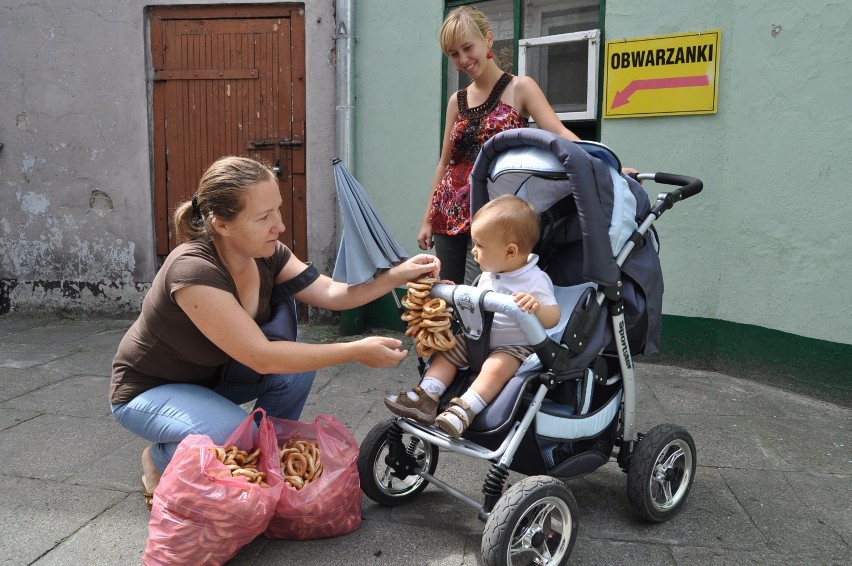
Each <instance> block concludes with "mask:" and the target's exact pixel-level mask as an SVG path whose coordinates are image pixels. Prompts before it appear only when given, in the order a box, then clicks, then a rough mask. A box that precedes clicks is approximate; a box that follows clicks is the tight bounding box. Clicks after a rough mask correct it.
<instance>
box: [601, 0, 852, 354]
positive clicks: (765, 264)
mask: <svg viewBox="0 0 852 566" xmlns="http://www.w3.org/2000/svg"><path fill="white" fill-rule="evenodd" d="M606 6H607V14H606V30H605V31H606V36H607V37H606V39H608V40H614V39H619V38H629V37H642V36H652V35H661V34H670V33H676V32H685V31H701V30H709V29H721V30H722V46H721V65H720V69H719V77H718V80H719V105H718V108H719V110H718V112H717V113H716V114H712V115H706V116H683V117H669V118H635V119H617V120H605V121H604V123H603V126H602V140H601V141H603V142H604V143H606V144H608V145H610V146H611V147H613V148H615V149H616V150H617V152H618V153H619V155H620V156H621V158H622V161H624V162H625V163H628V164H630V165H632V166H634V167H637V168H639V169H642V170H643V171H644V170H648V171H660V170H661V171H673V172H682V173H686V174H692V175H695V176H697V177H699V178H701V179H702V180H703V181H704V184H705V187H706V188H705V191H704V192H703V193H702V194H701V195H699V196H698V197H696V198H695V199H694V200H692V201H687V202H684V203H683V204H682V205H679V206H677V207H675V208H674V209H673V210H672V211H671V212H670V213H669V214H668V215H667V216H664V217H663V218H662V219H661V221H660V223H659V225H658V227H659V230H660V233H661V237H662V240H663V249H662V253H661V255H662V261H663V267H664V272H665V275H666V296H665V306H664V310H665V312H666V313H669V314H676V315H683V316H695V317H707V318H712V319H718V320H726V321H732V322H740V323H747V324H753V325H758V326H763V327H767V328H771V329H776V330H781V331H785V332H790V333H793V334H797V335H800V336H807V337H812V338H819V339H823V340H829V341H833V342H840V343H846V344H851V343H852V324H850V315H852V301H850V299H849V291H850V280H852V267H850V263H849V258H850V257H852V238H850V236H849V232H848V230H849V228H848V227H849V225H850V220H849V218H850V216H852V193H850V190H849V183H850V181H849V179H850V178H852V160H850V158H849V155H850V154H852V103H850V102H849V95H848V91H849V89H850V87H852V5H850V3H849V2H847V1H845V0H836V1H822V2H804V3H803V2H797V1H795V0H760V1H757V0H751V1H749V2H732V1H728V2H710V3H708V2H701V1H698V0H685V1H683V2H679V3H677V6H676V7H673V5H672V3H671V2H668V1H666V0H649V1H647V2H642V3H636V2H633V1H631V0H607V3H606ZM773 30H775V33H773ZM649 190H652V191H655V190H656V189H655V188H654V187H649Z"/></svg>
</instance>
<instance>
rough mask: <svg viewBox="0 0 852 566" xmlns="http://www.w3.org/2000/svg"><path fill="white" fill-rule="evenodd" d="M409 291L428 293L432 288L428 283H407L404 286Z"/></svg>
mask: <svg viewBox="0 0 852 566" xmlns="http://www.w3.org/2000/svg"><path fill="white" fill-rule="evenodd" d="M405 286H406V287H408V288H409V289H414V290H415V291H428V290H430V289H431V288H432V285H430V284H429V283H423V282H421V281H409V282H407V283H406V284H405Z"/></svg>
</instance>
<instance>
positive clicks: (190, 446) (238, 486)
mask: <svg viewBox="0 0 852 566" xmlns="http://www.w3.org/2000/svg"><path fill="white" fill-rule="evenodd" d="M258 412H260V414H261V420H260V424H259V425H258V427H257V431H256V432H255V427H254V422H255V415H256V414H257V413H258ZM231 444H233V445H236V446H237V448H239V449H241V450H246V451H251V450H254V449H255V448H260V450H261V454H260V460H259V462H258V469H259V470H260V471H263V472H266V481H267V483H268V484H269V487H261V486H260V485H258V484H253V483H249V482H247V481H246V480H245V479H244V478H241V477H233V476H231V471H230V470H229V469H228V468H227V467H226V466H225V465H224V464H222V463H221V462H220V461H219V460H217V459H216V455H215V453H214V452H213V451H211V450H210V448H211V447H213V446H215V445H214V444H213V441H212V440H211V438H210V437H209V436H206V435H201V434H192V435H189V436H187V437H186V438H185V439H184V440H183V441H181V443H180V444H179V445H178V447H177V450H176V451H175V455H174V456H173V457H172V460H171V462H170V463H169V465H168V467H166V470H165V471H164V472H163V477H162V479H161V480H160V483H159V485H158V486H157V489H156V495H155V496H154V507H153V509H152V510H151V519H150V521H149V522H148V544H147V545H146V547H145V554H144V556H143V557H142V563H143V564H145V565H150V566H153V565H169V566H176V565H182V564H193V565H197V564H204V565H205V566H210V565H220V564H224V563H225V562H227V561H228V560H229V559H230V558H231V557H233V556H234V555H235V554H236V553H237V552H238V551H239V550H240V548H242V547H243V546H244V545H246V544H248V543H249V542H251V541H252V540H254V539H255V538H256V537H257V536H258V535H260V534H261V533H262V532H264V530H265V529H266V527H267V525H268V524H269V521H270V520H271V519H272V516H273V514H274V513H275V506H276V504H277V503H278V499H279V498H280V496H281V489H282V487H283V486H284V481H283V479H282V477H281V469H280V465H279V460H278V446H277V444H276V439H275V432H274V430H273V428H272V423H271V422H270V421H269V419H268V418H267V417H266V413H265V412H264V411H263V409H257V410H255V411H254V412H253V413H252V414H251V415H250V416H249V417H248V418H247V419H246V420H245V421H244V422H243V423H242V424H241V425H240V426H239V427H238V428H237V430H235V431H234V433H233V434H232V435H231V436H230V437H229V438H228V440H227V441H226V442H225V446H228V445H231Z"/></svg>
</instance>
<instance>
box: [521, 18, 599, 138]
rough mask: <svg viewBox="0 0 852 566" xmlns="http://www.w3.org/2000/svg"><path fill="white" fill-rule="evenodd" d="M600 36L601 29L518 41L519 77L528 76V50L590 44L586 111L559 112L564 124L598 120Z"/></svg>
mask: <svg viewBox="0 0 852 566" xmlns="http://www.w3.org/2000/svg"><path fill="white" fill-rule="evenodd" d="M600 36H601V31H600V30H599V29H594V30H586V31H576V32H571V33H561V34H557V35H546V36H542V37H530V38H524V39H519V40H518V52H517V53H518V54H517V67H518V76H526V75H527V73H526V65H527V57H526V55H527V49H528V48H530V47H540V46H543V45H553V44H565V43H579V42H583V41H585V42H586V43H588V53H589V56H588V61H587V69H588V78H587V80H586V110H585V111H582V112H557V113H556V116H557V117H558V118H559V120H561V121H563V122H573V121H580V120H597V119H598V83H599V82H600V75H599V73H600V69H599V65H600Z"/></svg>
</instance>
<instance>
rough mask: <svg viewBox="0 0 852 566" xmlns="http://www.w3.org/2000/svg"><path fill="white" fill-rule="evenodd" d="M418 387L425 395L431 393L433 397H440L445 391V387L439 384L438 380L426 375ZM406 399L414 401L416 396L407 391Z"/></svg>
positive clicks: (412, 392)
mask: <svg viewBox="0 0 852 566" xmlns="http://www.w3.org/2000/svg"><path fill="white" fill-rule="evenodd" d="M420 387H421V389H423V391H425V392H426V393H431V394H432V395H434V396H435V397H440V396H441V395H443V394H444V391H446V390H447V386H446V385H444V384H443V383H441V381H440V380H438V379H435V378H434V377H431V376H428V375H427V376H425V377H424V378H423V381H421V382H420ZM408 398H409V399H411V400H412V401H416V400H417V395H416V394H415V393H414V391H409V392H408Z"/></svg>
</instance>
